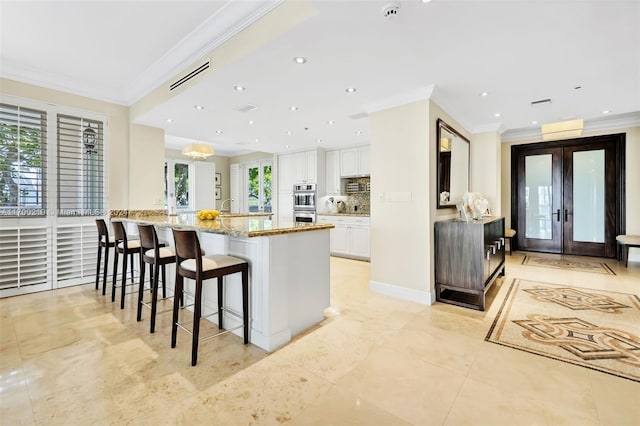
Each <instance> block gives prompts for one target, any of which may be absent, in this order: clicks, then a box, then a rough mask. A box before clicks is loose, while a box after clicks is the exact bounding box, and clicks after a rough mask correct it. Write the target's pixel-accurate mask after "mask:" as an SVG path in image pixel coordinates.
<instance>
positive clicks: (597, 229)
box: [573, 149, 605, 243]
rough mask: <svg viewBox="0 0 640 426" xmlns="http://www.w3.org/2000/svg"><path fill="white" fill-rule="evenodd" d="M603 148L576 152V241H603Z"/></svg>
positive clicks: (574, 221) (574, 170)
mask: <svg viewBox="0 0 640 426" xmlns="http://www.w3.org/2000/svg"><path fill="white" fill-rule="evenodd" d="M604 196H605V194H604V149H598V150H594V151H578V152H574V153H573V241H583V242H590V243H604Z"/></svg>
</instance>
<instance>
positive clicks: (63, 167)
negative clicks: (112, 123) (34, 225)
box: [57, 115, 104, 216]
mask: <svg viewBox="0 0 640 426" xmlns="http://www.w3.org/2000/svg"><path fill="white" fill-rule="evenodd" d="M57 130H58V158H57V160H58V161H57V162H58V167H57V169H58V216H101V215H104V210H103V209H104V164H103V163H104V162H103V156H104V154H103V152H104V149H103V145H104V130H103V124H102V122H101V121H96V120H88V119H86V118H81V117H72V116H68V115H58V127H57Z"/></svg>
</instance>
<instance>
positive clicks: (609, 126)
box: [502, 111, 640, 142]
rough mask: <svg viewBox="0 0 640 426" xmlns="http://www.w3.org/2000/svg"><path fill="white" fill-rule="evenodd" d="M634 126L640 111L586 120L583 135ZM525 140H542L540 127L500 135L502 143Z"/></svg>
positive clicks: (639, 118) (639, 116) (508, 131)
mask: <svg viewBox="0 0 640 426" xmlns="http://www.w3.org/2000/svg"><path fill="white" fill-rule="evenodd" d="M636 126H640V111H633V112H629V113H624V114H618V115H612V116H609V117H598V118H591V119H586V120H584V128H583V133H588V132H596V131H600V130H616V129H627V128H630V127H636ZM527 139H542V132H541V130H540V126H537V127H526V128H522V129H511V130H507V131H506V132H504V133H503V134H502V142H518V141H523V140H527Z"/></svg>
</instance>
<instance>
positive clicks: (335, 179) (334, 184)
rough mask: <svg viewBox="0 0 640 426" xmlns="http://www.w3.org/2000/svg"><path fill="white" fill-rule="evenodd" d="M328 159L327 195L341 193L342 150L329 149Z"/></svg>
mask: <svg viewBox="0 0 640 426" xmlns="http://www.w3.org/2000/svg"><path fill="white" fill-rule="evenodd" d="M326 160H327V165H326V168H327V173H326V185H327V195H340V151H328V152H327V154H326Z"/></svg>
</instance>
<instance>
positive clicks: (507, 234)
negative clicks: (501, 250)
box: [504, 229, 516, 256]
mask: <svg viewBox="0 0 640 426" xmlns="http://www.w3.org/2000/svg"><path fill="white" fill-rule="evenodd" d="M515 236H516V231H514V230H513V229H505V231H504V238H505V239H506V240H509V256H511V251H512V249H511V247H513V237H515Z"/></svg>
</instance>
